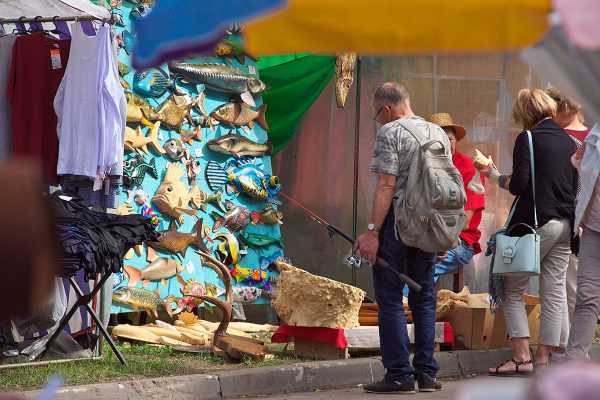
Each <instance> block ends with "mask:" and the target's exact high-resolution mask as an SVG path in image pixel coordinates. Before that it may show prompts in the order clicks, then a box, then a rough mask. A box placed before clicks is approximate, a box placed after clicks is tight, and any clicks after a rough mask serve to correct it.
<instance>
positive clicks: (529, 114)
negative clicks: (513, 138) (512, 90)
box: [512, 89, 557, 129]
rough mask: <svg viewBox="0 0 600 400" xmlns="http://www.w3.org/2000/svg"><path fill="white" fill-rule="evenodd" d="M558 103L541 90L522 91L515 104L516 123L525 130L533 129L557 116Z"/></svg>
mask: <svg viewBox="0 0 600 400" xmlns="http://www.w3.org/2000/svg"><path fill="white" fill-rule="evenodd" d="M556 108H557V105H556V101H554V100H553V99H552V98H551V97H550V96H549V95H548V94H547V93H546V92H544V91H543V90H541V89H521V90H520V91H519V94H517V99H516V100H515V104H513V109H512V114H513V119H514V120H515V122H516V123H517V124H519V125H521V126H522V127H523V129H533V128H535V126H536V125H537V124H538V123H539V122H540V121H542V120H543V119H546V118H554V116H555V115H556Z"/></svg>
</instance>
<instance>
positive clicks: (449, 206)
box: [395, 120, 467, 253]
mask: <svg viewBox="0 0 600 400" xmlns="http://www.w3.org/2000/svg"><path fill="white" fill-rule="evenodd" d="M400 123H401V124H402V126H403V127H404V128H406V129H407V130H408V131H409V132H410V134H411V135H412V136H413V137H414V138H415V139H416V140H417V143H419V148H418V149H417V151H416V152H415V156H414V158H413V160H412V163H411V166H410V170H409V173H408V181H407V185H406V196H405V198H404V200H403V201H402V202H401V203H399V204H396V205H395V212H396V227H397V230H398V234H399V235H400V239H401V240H402V242H403V243H404V244H405V245H407V246H411V247H416V248H419V249H421V250H423V251H427V252H431V253H439V252H444V251H447V250H450V249H452V248H454V247H455V246H456V244H457V243H458V237H459V235H460V233H461V232H462V228H463V225H464V223H465V219H466V214H465V211H464V205H465V203H466V202H467V195H466V193H465V189H464V185H463V179H462V176H461V175H460V173H459V172H458V170H457V169H456V168H455V167H454V164H452V159H451V158H450V157H448V156H447V154H446V146H445V145H444V143H443V142H441V141H440V140H433V139H430V138H428V137H426V136H425V135H424V134H423V133H422V131H421V129H419V128H418V127H417V126H415V125H414V124H413V123H411V122H409V121H404V120H403V121H400Z"/></svg>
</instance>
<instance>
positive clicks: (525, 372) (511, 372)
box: [488, 358, 533, 377]
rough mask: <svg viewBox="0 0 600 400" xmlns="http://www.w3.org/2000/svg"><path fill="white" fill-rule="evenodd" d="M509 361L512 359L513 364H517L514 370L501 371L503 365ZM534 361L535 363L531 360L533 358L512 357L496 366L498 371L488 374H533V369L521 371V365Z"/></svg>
mask: <svg viewBox="0 0 600 400" xmlns="http://www.w3.org/2000/svg"><path fill="white" fill-rule="evenodd" d="M509 361H511V362H512V363H513V364H515V370H514V371H500V367H502V366H503V365H504V364H506V363H507V362H509ZM532 363H533V361H531V360H527V361H517V360H515V359H514V358H511V359H510V360H506V361H504V362H503V363H502V364H500V365H498V366H497V367H496V372H488V375H491V376H522V377H528V376H533V371H519V367H520V366H521V365H526V364H532Z"/></svg>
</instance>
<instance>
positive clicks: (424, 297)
mask: <svg viewBox="0 0 600 400" xmlns="http://www.w3.org/2000/svg"><path fill="white" fill-rule="evenodd" d="M372 108H373V114H374V117H373V119H374V120H375V121H376V122H377V123H379V124H381V125H382V127H381V128H380V129H379V131H378V132H377V138H376V140H375V149H374V152H373V159H372V162H371V171H372V172H374V173H376V174H378V182H377V186H376V188H375V193H374V196H373V202H372V212H371V218H370V220H369V221H370V222H369V224H368V226H367V231H366V232H365V233H364V234H362V235H361V236H360V237H359V238H358V239H357V241H356V246H355V249H356V250H357V251H358V252H359V253H360V256H361V257H362V258H363V259H365V260H368V261H370V262H371V263H372V264H373V265H374V267H373V283H374V288H375V296H376V300H377V304H378V305H379V338H380V346H381V355H382V361H383V365H384V367H385V369H386V374H385V377H384V379H383V380H381V381H379V382H376V383H373V384H369V385H365V386H364V390H365V391H366V392H370V393H414V392H415V381H416V383H417V384H418V388H419V391H423V392H433V391H437V390H441V388H442V385H441V383H439V382H438V381H437V380H436V374H437V371H438V370H439V365H438V363H437V361H436V360H435V359H434V357H433V352H434V345H435V343H434V337H435V310H436V290H435V285H434V282H433V275H434V267H433V266H434V263H435V261H436V253H437V252H440V253H441V252H444V251H446V250H449V249H450V248H452V247H453V246H454V245H455V244H456V243H457V242H458V235H459V234H460V231H461V229H462V226H463V224H464V219H465V214H464V210H463V205H464V204H465V202H466V198H465V193H464V188H463V182H462V178H461V177H460V174H459V173H458V171H457V170H456V168H454V166H453V165H452V156H451V153H450V142H449V141H448V136H447V135H446V134H445V133H444V131H443V130H442V128H440V127H439V126H438V125H436V124H432V123H429V122H427V121H425V120H424V119H423V118H421V117H418V116H415V115H414V113H413V112H412V110H411V107H410V99H409V96H408V92H407V91H406V89H405V88H404V87H403V86H402V85H400V84H399V83H396V82H387V83H384V84H383V85H381V86H380V87H379V88H378V89H377V91H376V92H375V95H374V98H373V104H372ZM376 257H381V258H382V259H384V260H385V261H387V262H388V263H389V264H390V267H391V268H393V269H395V270H397V271H398V272H401V273H404V274H406V275H408V276H409V277H410V278H412V279H413V280H415V281H416V282H417V283H418V284H419V285H421V286H422V290H421V291H420V292H415V291H413V290H411V291H410V293H409V296H408V303H409V306H410V308H411V311H412V315H413V321H414V338H415V340H414V348H415V352H414V359H413V364H412V366H411V364H410V361H409V354H410V340H409V337H408V332H407V328H406V318H405V315H404V307H403V304H402V291H403V289H404V283H402V282H400V281H399V280H398V278H397V276H396V275H395V274H394V273H393V272H391V271H389V270H388V269H384V268H381V267H378V266H377V265H376V264H375V261H376ZM413 367H414V368H413Z"/></svg>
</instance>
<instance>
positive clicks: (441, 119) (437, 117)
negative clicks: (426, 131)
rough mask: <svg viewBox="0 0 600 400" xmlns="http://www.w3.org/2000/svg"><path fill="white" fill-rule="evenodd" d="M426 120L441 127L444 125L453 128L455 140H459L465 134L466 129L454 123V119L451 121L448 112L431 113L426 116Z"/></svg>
mask: <svg viewBox="0 0 600 400" xmlns="http://www.w3.org/2000/svg"><path fill="white" fill-rule="evenodd" d="M426 120H427V121H428V122H431V123H434V124H436V125H439V126H441V127H442V128H443V127H445V126H449V127H451V128H453V129H454V134H455V135H456V141H457V142H458V141H461V140H462V139H463V138H464V137H465V136H466V135H467V130H466V129H465V128H464V127H463V126H461V125H457V124H455V123H454V121H452V116H451V115H450V114H448V113H437V114H432V115H430V116H429V117H427V118H426Z"/></svg>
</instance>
